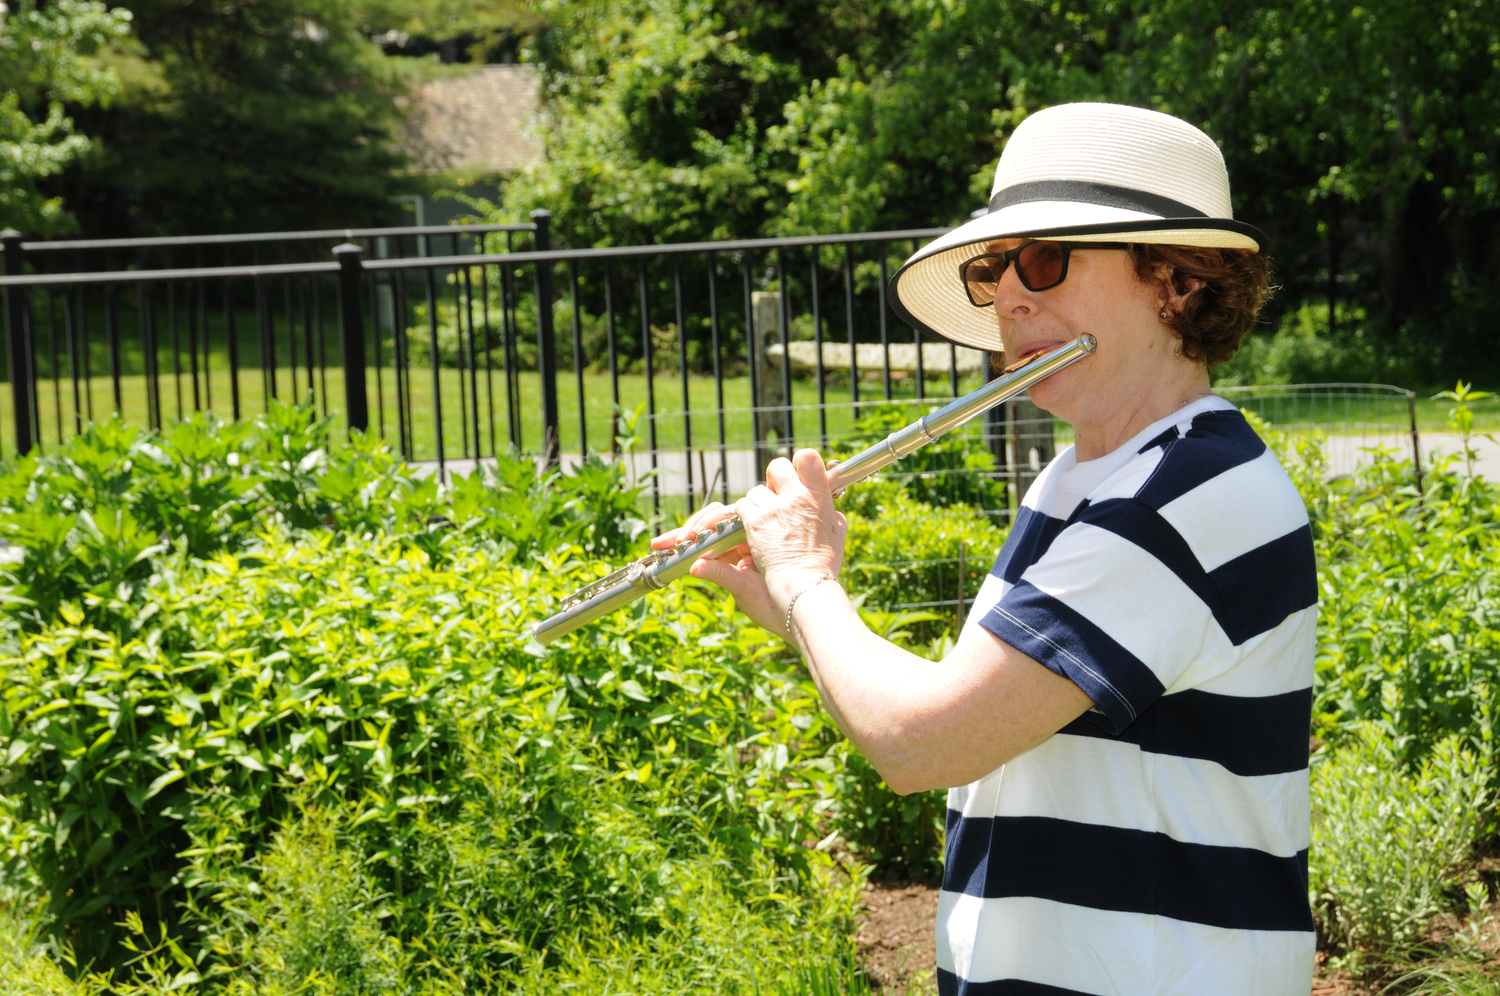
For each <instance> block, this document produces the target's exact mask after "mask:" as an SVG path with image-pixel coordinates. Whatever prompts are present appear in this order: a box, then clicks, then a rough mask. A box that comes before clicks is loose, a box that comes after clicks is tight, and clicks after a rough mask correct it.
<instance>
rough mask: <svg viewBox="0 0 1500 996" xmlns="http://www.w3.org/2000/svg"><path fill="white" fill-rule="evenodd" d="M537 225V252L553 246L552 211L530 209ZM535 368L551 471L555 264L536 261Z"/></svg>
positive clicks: (554, 452)
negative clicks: (538, 378) (553, 267)
mask: <svg viewBox="0 0 1500 996" xmlns="http://www.w3.org/2000/svg"><path fill="white" fill-rule="evenodd" d="M531 220H532V222H534V223H535V224H536V238H535V241H534V242H533V243H532V245H533V247H534V248H535V251H537V252H546V251H547V250H548V249H551V248H552V236H551V232H550V226H551V224H552V212H551V211H548V210H546V209H545V208H538V209H537V210H535V211H533V212H531ZM536 370H537V375H538V376H539V377H540V378H541V382H542V457H543V460H544V461H545V463H546V467H547V469H548V470H551V469H553V468H554V467H556V466H557V465H558V445H559V443H558V437H559V433H560V426H559V424H558V416H557V334H556V331H555V330H554V329H553V327H552V264H551V263H537V264H536Z"/></svg>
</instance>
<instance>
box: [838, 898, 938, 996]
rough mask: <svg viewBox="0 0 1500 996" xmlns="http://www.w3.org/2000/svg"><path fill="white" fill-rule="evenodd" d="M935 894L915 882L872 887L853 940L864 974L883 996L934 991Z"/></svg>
mask: <svg viewBox="0 0 1500 996" xmlns="http://www.w3.org/2000/svg"><path fill="white" fill-rule="evenodd" d="M937 904H938V890H937V889H936V888H935V887H934V886H931V885H924V884H921V883H914V882H898V883H892V882H871V883H870V884H869V885H868V886H866V887H865V908H864V912H862V913H861V914H860V916H859V930H858V931H857V932H856V933H855V935H854V940H855V943H857V944H858V945H859V951H860V955H861V956H862V957H863V958H864V963H865V971H866V972H868V973H870V976H871V977H872V978H873V979H874V980H875V982H876V983H877V984H878V985H879V986H880V992H881V993H882V994H890V996H918V994H923V996H925V994H928V993H936V992H937V944H936V942H935V941H934V939H933V928H934V926H935V924H936V922H937Z"/></svg>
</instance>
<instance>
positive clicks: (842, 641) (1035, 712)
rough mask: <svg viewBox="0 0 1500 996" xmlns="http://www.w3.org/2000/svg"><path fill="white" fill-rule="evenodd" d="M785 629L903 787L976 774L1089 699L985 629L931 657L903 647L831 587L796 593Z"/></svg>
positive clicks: (880, 767) (847, 722) (897, 787)
mask: <svg viewBox="0 0 1500 996" xmlns="http://www.w3.org/2000/svg"><path fill="white" fill-rule="evenodd" d="M792 635H793V638H794V640H795V641H796V645H797V648H798V649H799V650H800V651H801V652H802V657H803V660H804V661H806V663H807V667H808V670H809V672H810V673H811V674H812V678H813V681H814V682H815V683H816V684H817V686H818V691H819V693H820V694H821V695H822V697H823V703H824V707H825V708H826V709H827V710H828V711H829V713H830V715H832V716H833V718H834V721H835V722H836V723H838V725H839V728H840V729H841V730H843V731H844V735H845V736H847V737H848V738H849V741H850V742H851V743H852V744H853V745H854V746H855V748H856V749H857V750H858V751H859V752H860V753H861V754H863V755H864V756H865V757H866V758H867V759H868V760H869V761H870V763H871V764H872V765H874V767H875V770H876V771H878V772H880V776H881V778H883V779H885V782H886V784H887V785H889V786H890V787H891V788H892V789H893V790H894V791H896V792H898V793H900V794H903V795H904V794H906V793H908V792H919V791H924V790H928V789H937V788H949V787H951V786H954V785H964V784H967V783H969V782H971V781H974V780H975V779H977V778H981V777H983V776H984V775H986V774H988V773H989V772H991V771H993V770H995V769H996V768H998V767H999V766H1000V765H1002V764H1004V763H1005V762H1007V761H1009V760H1010V759H1011V758H1013V757H1015V756H1016V755H1018V754H1020V753H1022V752H1024V751H1027V750H1030V749H1031V748H1032V747H1035V746H1036V745H1037V744H1039V743H1041V742H1042V741H1043V740H1045V739H1047V738H1048V737H1050V736H1051V735H1052V734H1054V733H1056V732H1057V731H1058V730H1059V729H1061V728H1062V727H1064V726H1066V725H1067V724H1068V723H1069V722H1071V721H1072V720H1074V719H1076V718H1077V717H1078V716H1080V715H1082V714H1083V713H1084V712H1085V711H1087V710H1088V709H1089V708H1090V707H1091V706H1092V705H1093V703H1092V702H1091V701H1090V700H1089V698H1088V696H1087V695H1085V694H1084V693H1083V692H1082V691H1081V690H1080V689H1079V687H1078V686H1077V685H1075V684H1073V682H1071V681H1069V680H1068V679H1067V678H1063V677H1061V676H1059V675H1056V674H1054V673H1052V672H1051V671H1049V670H1047V669H1046V668H1044V667H1043V666H1042V665H1040V664H1038V663H1037V662H1036V661H1034V660H1032V659H1031V658H1030V657H1027V656H1026V655H1025V654H1022V653H1021V652H1020V651H1018V650H1016V649H1015V648H1013V647H1011V646H1009V645H1008V644H1005V643H1003V642H1001V641H999V640H997V639H995V638H994V637H993V636H991V635H990V634H988V633H986V632H984V631H983V630H975V631H972V632H971V633H969V634H968V635H966V636H965V637H964V638H962V639H961V640H960V641H959V645H958V646H957V647H955V648H954V651H953V652H952V653H951V654H949V655H948V656H947V657H946V658H944V659H943V660H942V661H938V662H932V661H927V660H924V659H923V658H921V657H918V656H916V655H915V654H912V653H909V652H907V651H905V650H902V649H901V648H900V647H897V646H896V645H895V644H893V643H891V642H890V641H888V640H884V639H882V638H881V637H879V636H876V635H875V634H874V633H872V632H870V629H869V627H867V626H866V625H865V624H864V621H863V620H862V619H860V617H859V612H858V610H857V609H855V607H854V604H853V603H852V602H851V601H850V600H849V597H848V595H846V594H845V593H844V591H843V589H841V588H840V587H838V586H837V585H832V584H821V585H818V586H817V587H816V588H814V589H811V590H810V591H808V592H807V593H806V594H805V595H803V596H802V598H800V599H799V600H798V601H797V605H796V609H795V612H794V616H793V623H792Z"/></svg>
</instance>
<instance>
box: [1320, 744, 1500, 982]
mask: <svg viewBox="0 0 1500 996" xmlns="http://www.w3.org/2000/svg"><path fill="white" fill-rule="evenodd" d="M1488 760H1489V759H1488V758H1485V757H1481V755H1479V754H1478V753H1477V752H1475V751H1472V750H1470V749H1468V748H1466V747H1464V746H1463V743H1462V741H1461V740H1460V739H1459V738H1458V737H1456V736H1448V737H1445V738H1443V739H1442V740H1440V741H1438V742H1437V743H1436V744H1434V745H1433V747H1432V749H1431V751H1430V752H1429V753H1428V754H1427V756H1426V757H1424V758H1423V759H1422V760H1421V761H1420V762H1419V763H1417V764H1415V765H1413V766H1411V767H1409V768H1407V767H1404V766H1403V765H1402V763H1401V759H1400V756H1399V753H1398V751H1397V748H1396V745H1395V743H1394V742H1393V741H1392V739H1391V738H1390V735H1389V733H1388V732H1387V731H1386V730H1383V729H1381V728H1380V727H1379V726H1377V725H1376V724H1373V723H1364V724H1361V725H1360V726H1359V727H1358V728H1357V729H1355V730H1354V731H1352V733H1351V735H1350V737H1349V738H1348V739H1347V741H1346V742H1345V743H1344V744H1343V745H1342V746H1341V747H1339V748H1338V749H1336V750H1334V751H1333V752H1332V753H1331V754H1330V755H1328V756H1327V757H1326V758H1325V759H1323V760H1321V761H1320V762H1319V763H1316V764H1314V766H1313V774H1312V800H1313V814H1314V819H1313V841H1312V849H1311V852H1310V856H1309V890H1310V893H1311V897H1312V902H1313V909H1314V912H1315V914H1316V916H1317V919H1318V924H1319V927H1320V928H1321V930H1322V932H1323V936H1324V938H1325V939H1326V940H1327V941H1330V942H1332V943H1334V944H1336V945H1339V946H1342V947H1344V948H1346V949H1349V950H1357V951H1360V952H1363V953H1365V954H1368V955H1373V956H1381V955H1384V956H1399V955H1402V954H1405V953H1406V952H1408V951H1410V950H1411V948H1412V947H1413V946H1414V945H1415V944H1416V943H1417V942H1418V941H1419V940H1420V938H1421V935H1422V932H1423V931H1424V930H1425V928H1426V927H1427V923H1428V921H1429V920H1430V919H1431V918H1432V916H1433V915H1434V914H1436V913H1438V912H1441V911H1442V910H1443V909H1445V908H1446V907H1447V900H1446V898H1445V897H1444V894H1443V890H1444V888H1445V887H1447V886H1448V885H1450V884H1451V883H1452V881H1453V879H1454V876H1455V874H1456V873H1457V872H1458V870H1459V867H1460V864H1461V863H1462V862H1463V860H1464V859H1465V858H1466V857H1467V856H1468V853H1469V847H1470V844H1471V842H1472V841H1473V839H1474V837H1475V834H1476V833H1477V831H1478V830H1479V828H1480V826H1481V823H1482V821H1483V819H1484V813H1485V811H1486V806H1487V803H1488V802H1489V800H1490V796H1489V792H1488V789H1487V788H1486V784H1487V780H1488V771H1487V770H1486V769H1487V766H1488Z"/></svg>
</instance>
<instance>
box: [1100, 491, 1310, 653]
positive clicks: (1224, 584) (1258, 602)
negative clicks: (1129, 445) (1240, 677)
mask: <svg viewBox="0 0 1500 996" xmlns="http://www.w3.org/2000/svg"><path fill="white" fill-rule="evenodd" d="M1078 521H1079V522H1084V523H1087V524H1089V525H1091V526H1097V527H1099V528H1100V529H1104V530H1107V531H1109V532H1111V533H1114V534H1115V535H1116V536H1119V537H1120V538H1121V539H1124V540H1127V541H1129V542H1131V543H1134V544H1135V545H1136V546H1138V547H1140V548H1141V549H1142V550H1144V551H1146V552H1147V553H1149V554H1151V555H1152V556H1153V557H1155V558H1156V559H1157V560H1159V561H1160V562H1161V564H1162V566H1163V567H1165V568H1167V569H1168V570H1169V571H1171V572H1172V573H1173V574H1175V575H1177V579H1178V580H1179V581H1181V582H1182V583H1183V584H1184V585H1186V586H1187V587H1188V589H1189V590H1191V591H1192V592H1193V594H1195V595H1197V596H1198V598H1199V600H1201V601H1202V602H1203V604H1204V605H1206V606H1207V607H1208V610H1209V611H1210V612H1212V613H1213V617H1214V619H1215V620H1216V621H1217V622H1218V624H1219V628H1220V629H1222V630H1223V631H1224V635H1225V636H1227V637H1229V642H1230V643H1233V644H1234V645H1235V646H1236V647H1238V646H1239V645H1240V644H1242V643H1244V642H1245V641H1246V640H1248V639H1250V638H1251V637H1254V636H1259V635H1260V634H1262V633H1267V632H1270V631H1271V630H1273V629H1275V628H1276V627H1277V626H1278V625H1280V624H1281V622H1282V620H1284V619H1286V617H1287V616H1289V615H1291V614H1292V613H1293V612H1297V611H1299V610H1301V609H1305V608H1307V607H1308V606H1310V605H1316V604H1317V602H1318V568H1317V563H1316V561H1315V560H1314V558H1313V542H1312V527H1311V526H1302V527H1301V528H1300V529H1294V530H1293V531H1291V532H1289V533H1287V534H1286V535H1285V536H1282V537H1280V538H1279V539H1274V540H1272V541H1271V542H1269V543H1266V544H1265V545H1263V546H1260V547H1257V548H1256V549H1254V550H1251V551H1250V552H1249V553H1245V554H1242V555H1241V556H1239V557H1237V558H1235V559H1234V560H1231V561H1229V562H1228V563H1226V564H1223V565H1221V566H1219V567H1216V568H1215V569H1214V570H1213V571H1212V572H1206V571H1204V570H1203V566H1202V565H1201V564H1200V563H1199V562H1198V558H1197V556H1195V555H1194V553H1193V551H1192V548H1191V547H1189V546H1188V545H1187V541H1186V540H1184V539H1183V538H1182V536H1181V534H1180V533H1178V532H1177V530H1176V528H1175V527H1173V525H1172V524H1171V523H1170V522H1168V521H1167V520H1166V519H1163V518H1162V517H1161V514H1160V513H1159V512H1157V511H1156V508H1155V507H1153V506H1151V505H1148V504H1145V503H1143V502H1140V501H1138V500H1136V499H1133V498H1112V499H1109V500H1107V501H1102V502H1100V503H1099V504H1097V505H1090V506H1089V507H1088V508H1086V509H1083V510H1082V512H1081V513H1080V515H1079V516H1078Z"/></svg>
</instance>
